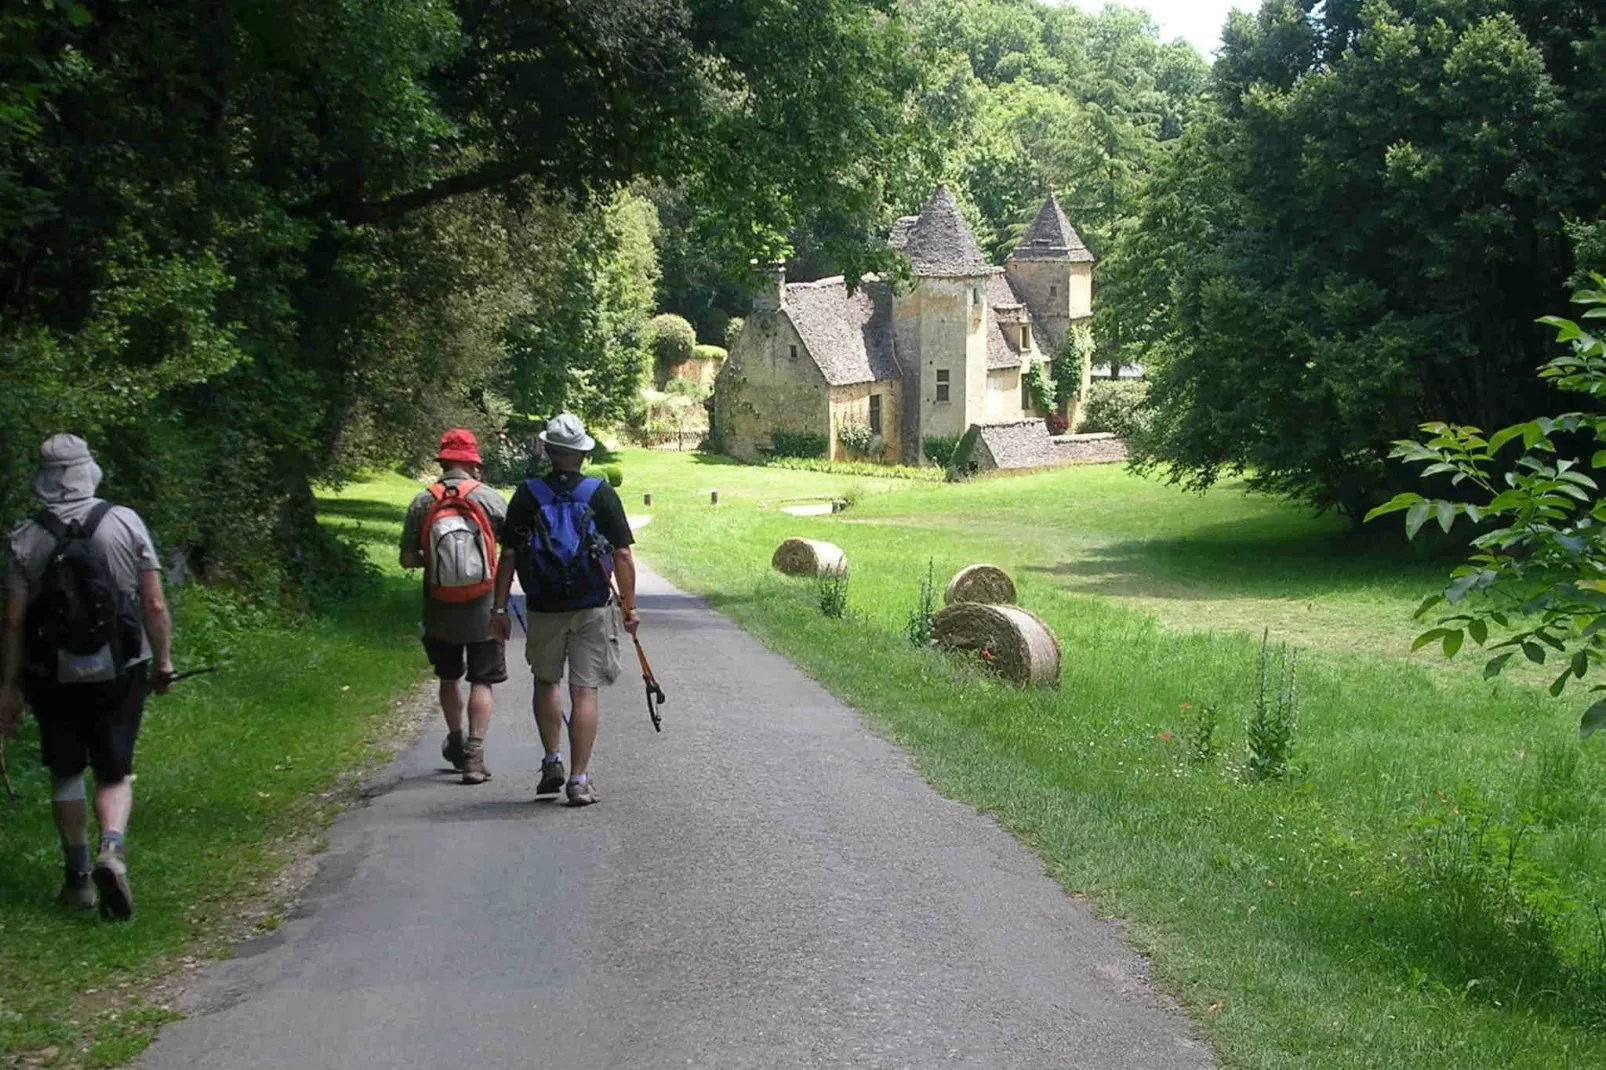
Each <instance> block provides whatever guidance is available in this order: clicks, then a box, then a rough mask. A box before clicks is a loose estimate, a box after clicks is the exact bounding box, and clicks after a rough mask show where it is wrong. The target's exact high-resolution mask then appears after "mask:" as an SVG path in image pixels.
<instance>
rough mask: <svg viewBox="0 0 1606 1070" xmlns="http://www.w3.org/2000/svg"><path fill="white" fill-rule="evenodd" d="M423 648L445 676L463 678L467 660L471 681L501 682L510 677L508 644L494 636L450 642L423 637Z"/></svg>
mask: <svg viewBox="0 0 1606 1070" xmlns="http://www.w3.org/2000/svg"><path fill="white" fill-rule="evenodd" d="M424 652H425V653H427V654H428V655H429V663H430V664H431V665H433V666H435V675H436V676H438V677H440V678H441V679H442V680H461V679H462V678H463V667H464V663H465V662H467V665H468V682H469V683H471V684H500V683H505V682H506V681H507V648H506V647H505V646H503V645H502V644H501V643H499V642H497V641H496V640H495V639H487V640H485V642H483V643H447V642H442V641H441V640H439V639H430V638H427V637H426V638H425V639H424Z"/></svg>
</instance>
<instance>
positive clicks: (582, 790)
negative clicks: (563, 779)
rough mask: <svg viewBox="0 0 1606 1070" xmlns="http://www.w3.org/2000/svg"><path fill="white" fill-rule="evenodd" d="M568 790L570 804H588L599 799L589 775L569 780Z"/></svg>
mask: <svg viewBox="0 0 1606 1070" xmlns="http://www.w3.org/2000/svg"><path fill="white" fill-rule="evenodd" d="M568 791H569V805H570V806H590V805H591V804H592V803H594V802H600V801H601V800H600V799H599V798H598V797H597V792H596V789H595V788H593V787H592V786H591V778H590V777H586V778H585V779H584V780H571V781H569V788H568Z"/></svg>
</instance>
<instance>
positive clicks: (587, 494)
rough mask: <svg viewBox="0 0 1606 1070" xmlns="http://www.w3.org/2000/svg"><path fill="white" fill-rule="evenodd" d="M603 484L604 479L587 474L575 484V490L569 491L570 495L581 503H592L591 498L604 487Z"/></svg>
mask: <svg viewBox="0 0 1606 1070" xmlns="http://www.w3.org/2000/svg"><path fill="white" fill-rule="evenodd" d="M602 484H603V480H601V479H598V478H597V477H596V476H587V477H586V478H584V479H582V480H581V481H580V482H579V483H578V484H576V485H575V488H574V490H572V491H570V492H569V496H570V497H571V498H573V499H574V500H575V501H577V502H579V503H580V504H581V505H590V504H591V499H592V498H593V497H594V496H595V495H596V493H597V491H599V490H601V489H602Z"/></svg>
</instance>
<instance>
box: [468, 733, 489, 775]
mask: <svg viewBox="0 0 1606 1070" xmlns="http://www.w3.org/2000/svg"><path fill="white" fill-rule="evenodd" d="M462 768H463V783H465V784H483V783H485V782H486V781H487V780H489V779H491V771H490V770H489V769H487V768H485V742H484V741H483V740H479V739H471V740H469V741H468V742H467V743H465V744H464V745H463V766H462Z"/></svg>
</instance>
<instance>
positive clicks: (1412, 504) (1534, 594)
mask: <svg viewBox="0 0 1606 1070" xmlns="http://www.w3.org/2000/svg"><path fill="white" fill-rule="evenodd" d="M1593 283H1594V285H1593V287H1592V288H1590V289H1585V290H1582V291H1580V292H1579V293H1578V294H1576V295H1575V296H1574V301H1576V302H1577V303H1578V304H1580V305H1582V306H1584V308H1585V311H1584V314H1583V318H1584V326H1583V327H1581V326H1580V325H1579V324H1577V323H1575V322H1573V321H1571V320H1566V319H1562V318H1560V317H1546V318H1545V320H1544V322H1545V323H1547V324H1549V325H1550V326H1551V327H1553V328H1555V330H1556V336H1557V338H1558V340H1560V341H1561V342H1563V343H1565V344H1567V345H1569V346H1570V349H1571V351H1570V352H1569V353H1567V354H1565V355H1563V356H1560V357H1557V358H1555V359H1554V360H1552V361H1550V362H1549V363H1548V364H1546V365H1545V366H1544V367H1543V368H1542V369H1541V370H1540V373H1539V378H1540V379H1541V380H1542V381H1544V382H1547V383H1550V384H1552V385H1554V386H1555V387H1556V388H1557V389H1560V390H1564V391H1568V392H1570V393H1578V394H1585V395H1588V396H1589V397H1590V398H1591V399H1593V400H1597V401H1598V399H1600V398H1602V397H1606V340H1603V339H1602V338H1601V337H1599V336H1597V335H1595V334H1592V333H1590V332H1589V331H1588V330H1586V329H1585V327H1587V326H1589V325H1590V324H1591V322H1592V321H1596V322H1598V321H1606V276H1602V275H1595V276H1594V277H1593ZM1422 430H1423V431H1426V432H1427V433H1428V434H1429V435H1431V436H1432V437H1431V438H1429V439H1428V440H1427V441H1426V442H1417V441H1413V440H1409V439H1406V440H1401V441H1400V442H1398V443H1396V444H1395V450H1394V456H1396V457H1398V458H1400V459H1401V460H1403V461H1405V462H1407V463H1411V464H1421V465H1424V466H1425V467H1424V468H1423V469H1422V474H1423V475H1424V476H1427V477H1431V476H1441V477H1442V476H1448V477H1449V481H1450V483H1451V485H1452V486H1456V487H1468V488H1469V489H1472V490H1473V491H1474V495H1475V499H1476V500H1472V501H1468V500H1464V499H1460V498H1426V497H1423V496H1422V495H1421V494H1418V493H1415V492H1406V493H1402V494H1399V495H1397V496H1396V497H1395V498H1394V499H1393V500H1391V501H1390V502H1388V503H1387V504H1385V505H1382V506H1379V507H1378V508H1376V509H1374V510H1372V512H1371V513H1370V514H1369V515H1368V516H1367V519H1368V520H1370V519H1372V518H1373V517H1377V516H1383V515H1386V514H1389V513H1395V512H1404V513H1405V529H1406V534H1407V535H1409V536H1412V537H1415V535H1416V534H1417V532H1418V531H1419V530H1420V529H1421V528H1422V526H1423V525H1424V524H1426V523H1428V522H1429V521H1430V520H1436V521H1437V522H1438V524H1439V525H1440V527H1442V528H1443V530H1444V531H1445V532H1446V533H1449V532H1450V531H1451V530H1452V529H1453V528H1454V527H1455V525H1456V524H1457V522H1458V521H1459V520H1460V519H1461V518H1463V517H1464V518H1466V519H1467V520H1468V521H1469V522H1470V523H1471V525H1472V528H1473V530H1474V531H1477V532H1478V533H1479V534H1478V535H1477V536H1476V537H1475V538H1474V539H1473V540H1472V547H1473V553H1472V555H1471V556H1470V557H1469V558H1468V559H1467V561H1466V563H1465V564H1463V565H1461V566H1460V567H1458V568H1457V569H1456V570H1455V571H1454V572H1453V573H1451V580H1450V583H1449V585H1448V586H1446V587H1445V589H1444V591H1443V593H1442V594H1438V595H1434V596H1433V597H1431V598H1429V599H1428V600H1427V601H1426V602H1424V603H1423V604H1422V608H1421V609H1420V610H1418V613H1417V615H1418V616H1421V615H1422V614H1424V613H1426V612H1428V610H1430V609H1432V608H1434V607H1435V606H1438V605H1441V604H1447V605H1448V606H1450V607H1451V608H1452V609H1458V610H1460V612H1456V613H1452V614H1449V615H1446V616H1443V617H1440V618H1439V620H1438V625H1437V626H1436V627H1434V628H1433V629H1431V630H1429V631H1426V632H1424V633H1422V634H1421V635H1420V636H1418V637H1417V640H1416V644H1415V647H1414V648H1413V649H1416V648H1421V647H1423V646H1426V645H1428V644H1430V643H1439V644H1441V645H1442V648H1443V650H1444V654H1445V656H1446V657H1454V656H1455V655H1456V654H1457V653H1458V652H1459V651H1460V650H1461V649H1462V647H1463V646H1464V645H1465V642H1466V640H1467V639H1469V638H1470V639H1471V640H1472V641H1473V643H1475V644H1476V645H1477V646H1479V647H1485V646H1486V647H1487V648H1488V649H1489V650H1490V651H1492V652H1494V654H1493V656H1492V657H1491V658H1489V660H1488V662H1487V663H1486V665H1485V666H1484V676H1485V677H1489V678H1492V677H1494V676H1498V675H1499V674H1500V673H1501V672H1502V671H1503V670H1504V669H1505V667H1506V666H1507V664H1509V663H1510V662H1511V660H1512V659H1513V658H1515V657H1516V656H1517V655H1518V654H1521V655H1522V656H1523V657H1524V658H1525V659H1527V660H1528V661H1530V662H1533V663H1535V664H1538V665H1543V664H1545V663H1546V661H1547V660H1550V659H1551V657H1552V655H1555V658H1554V660H1555V661H1557V662H1559V663H1560V664H1561V666H1562V670H1561V674H1560V675H1558V676H1557V677H1556V679H1555V681H1554V682H1553V683H1552V684H1551V688H1550V693H1551V694H1552V695H1560V694H1562V692H1563V691H1565V690H1566V688H1567V684H1568V682H1569V681H1572V680H1577V681H1579V682H1583V680H1584V677H1585V676H1587V675H1588V674H1589V671H1590V669H1591V668H1592V667H1593V666H1595V665H1597V664H1599V663H1600V662H1601V661H1603V660H1606V499H1603V498H1602V497H1601V493H1600V484H1599V483H1597V482H1596V481H1595V479H1594V478H1593V477H1591V476H1589V475H1587V474H1585V469H1587V468H1594V469H1601V468H1606V416H1602V415H1600V414H1599V413H1594V412H1570V413H1566V414H1564V415H1562V416H1552V417H1541V418H1539V419H1535V420H1528V421H1525V422H1523V423H1520V424H1514V425H1512V426H1510V427H1507V428H1504V429H1502V430H1499V431H1496V432H1494V433H1493V434H1490V435H1488V436H1487V437H1486V436H1485V433H1484V432H1483V431H1482V430H1481V429H1480V428H1477V427H1473V426H1470V425H1454V424H1445V423H1438V422H1435V423H1430V424H1425V425H1423V427H1422ZM1580 439H1588V440H1592V443H1593V444H1592V445H1590V446H1589V447H1588V448H1587V449H1583V450H1582V452H1579V453H1578V455H1577V456H1576V457H1575V456H1573V453H1574V451H1575V450H1578V449H1579V448H1580V442H1579V440H1580ZM1514 443H1520V444H1521V447H1522V452H1521V454H1520V456H1518V458H1517V460H1516V462H1515V463H1514V464H1512V465H1511V466H1510V467H1508V468H1507V469H1506V470H1505V471H1504V472H1502V473H1499V474H1498V475H1497V474H1496V472H1495V464H1496V461H1497V458H1498V457H1499V455H1500V454H1501V452H1502V451H1503V450H1504V449H1505V447H1507V446H1509V445H1512V444H1514ZM1583 453H1590V454H1591V457H1590V460H1589V462H1588V463H1587V464H1585V463H1582V456H1583ZM1492 638H1493V639H1496V640H1497V641H1494V642H1491V639H1492ZM1590 690H1591V691H1592V692H1595V693H1600V692H1602V691H1606V684H1595V685H1594V686H1593V687H1591V688H1590ZM1603 728H1606V699H1600V700H1599V701H1596V702H1595V703H1593V704H1592V705H1591V706H1590V707H1589V708H1588V709H1587V710H1586V711H1585V712H1584V714H1583V718H1582V720H1581V722H1580V725H1579V729H1580V731H1581V732H1582V734H1583V735H1585V736H1588V735H1591V734H1593V733H1594V732H1597V731H1599V730H1601V729H1603Z"/></svg>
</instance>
